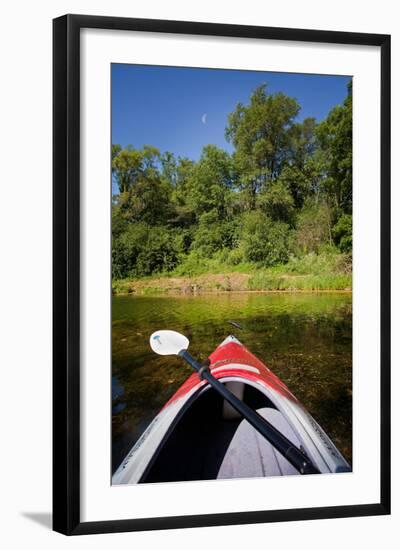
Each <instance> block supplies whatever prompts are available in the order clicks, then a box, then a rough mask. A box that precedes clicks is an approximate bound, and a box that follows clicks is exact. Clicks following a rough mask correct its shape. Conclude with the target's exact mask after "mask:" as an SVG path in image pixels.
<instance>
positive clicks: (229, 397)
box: [179, 350, 320, 474]
mask: <svg viewBox="0 0 400 550" xmlns="http://www.w3.org/2000/svg"><path fill="white" fill-rule="evenodd" d="M179 355H180V356H181V357H182V358H183V359H185V361H186V362H187V363H189V365H190V366H191V367H193V368H194V369H195V370H196V371H197V372H200V373H201V378H202V379H204V380H207V382H208V383H209V384H210V386H212V387H213V388H214V389H215V390H216V391H217V392H218V393H219V394H220V395H222V397H223V398H224V399H225V400H226V401H228V403H229V404H230V405H231V406H232V407H233V408H234V409H235V410H236V411H237V412H238V413H239V414H241V415H242V416H243V418H245V419H246V420H247V421H248V422H249V423H250V424H251V425H252V426H253V428H255V429H256V430H257V431H258V432H259V433H260V434H261V435H263V436H264V437H265V439H267V441H269V442H270V443H271V445H272V446H273V447H274V448H275V449H276V450H277V451H279V452H280V453H281V455H282V456H284V457H285V458H286V459H287V460H288V461H289V462H290V464H292V466H294V467H295V468H296V470H298V471H299V472H300V473H301V474H319V473H320V472H319V470H318V469H317V468H316V467H315V466H314V464H313V463H312V462H311V460H310V459H309V458H308V457H307V456H306V455H305V454H304V453H303V452H302V451H301V450H300V449H298V448H297V447H296V445H294V444H293V443H292V442H291V441H290V440H289V439H288V438H287V437H285V436H284V435H283V434H282V433H281V432H280V431H279V430H277V429H276V428H275V426H273V425H272V424H271V423H270V422H268V420H266V419H265V418H263V417H262V416H261V415H260V414H258V412H256V411H254V410H253V409H252V408H250V407H249V406H248V405H246V403H244V402H243V401H241V400H240V399H238V398H237V397H236V395H234V394H233V393H232V392H230V391H229V390H228V388H227V387H226V386H225V385H224V384H221V382H219V381H218V380H217V379H216V378H214V376H213V375H212V374H211V372H210V371H209V370H208V369H207V368H204V366H203V365H201V364H200V363H199V362H198V361H196V359H194V358H193V357H192V356H191V355H190V353H189V352H188V351H187V350H182V351H180V352H179Z"/></svg>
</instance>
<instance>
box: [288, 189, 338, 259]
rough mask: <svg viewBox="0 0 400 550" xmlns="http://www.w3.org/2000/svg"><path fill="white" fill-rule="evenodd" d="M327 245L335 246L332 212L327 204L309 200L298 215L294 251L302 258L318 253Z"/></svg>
mask: <svg viewBox="0 0 400 550" xmlns="http://www.w3.org/2000/svg"><path fill="white" fill-rule="evenodd" d="M326 244H333V243H332V211H331V209H330V207H329V206H328V204H327V203H318V202H315V201H311V200H309V201H307V202H306V204H305V205H304V207H303V208H302V210H300V212H299V213H298V215H297V223H296V231H295V234H294V239H293V248H294V250H293V251H294V252H295V254H296V255H298V256H302V255H304V254H308V253H309V252H318V251H319V250H320V248H321V246H323V245H326Z"/></svg>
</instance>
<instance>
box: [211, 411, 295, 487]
mask: <svg viewBox="0 0 400 550" xmlns="http://www.w3.org/2000/svg"><path fill="white" fill-rule="evenodd" d="M257 412H258V413H259V414H260V415H261V416H263V417H264V418H265V419H266V420H268V422H270V423H271V424H272V425H273V426H275V428H277V429H278V430H279V431H280V432H281V433H283V435H285V436H286V437H287V438H288V439H289V440H290V441H291V442H292V443H293V444H294V445H296V446H297V447H300V444H301V443H300V441H299V439H298V437H297V436H296V434H295V432H294V431H293V429H292V428H291V426H290V425H289V423H288V422H287V420H286V419H285V417H284V416H283V414H282V413H281V412H279V411H278V410H276V409H272V408H270V407H265V408H261V409H258V410H257ZM297 474H299V472H298V471H297V470H296V468H294V467H293V466H292V465H291V464H290V462H288V461H287V460H286V458H284V457H283V456H282V455H281V454H280V453H279V452H278V451H277V450H276V449H275V448H274V447H273V446H272V445H271V444H270V443H269V442H268V441H267V440H266V439H265V438H264V437H263V436H262V435H261V434H259V433H258V432H257V430H255V429H254V428H253V427H252V426H251V425H250V424H249V423H248V422H247V420H242V421H241V422H240V424H239V425H238V428H237V430H236V432H235V434H234V436H233V438H232V440H231V442H230V444H229V446H228V448H227V449H226V453H225V456H224V458H223V461H222V463H221V466H220V468H219V471H218V475H217V478H218V479H232V478H240V477H242V478H243V477H269V476H286V475H297Z"/></svg>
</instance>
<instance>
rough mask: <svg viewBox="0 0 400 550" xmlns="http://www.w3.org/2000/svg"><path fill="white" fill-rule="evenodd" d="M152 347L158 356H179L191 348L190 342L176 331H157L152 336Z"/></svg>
mask: <svg viewBox="0 0 400 550" xmlns="http://www.w3.org/2000/svg"><path fill="white" fill-rule="evenodd" d="M150 347H151V349H152V350H153V351H154V352H155V353H158V355H178V353H179V352H180V351H182V350H186V349H188V347H189V340H188V339H187V338H186V336H184V335H183V334H180V333H179V332H175V331H174V330H157V332H153V334H152V335H151V336H150Z"/></svg>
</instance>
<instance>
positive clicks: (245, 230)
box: [240, 210, 289, 267]
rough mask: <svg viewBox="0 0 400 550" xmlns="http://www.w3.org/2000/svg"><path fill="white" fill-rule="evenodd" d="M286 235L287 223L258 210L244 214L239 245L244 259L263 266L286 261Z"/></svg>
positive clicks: (287, 234) (287, 235)
mask: <svg viewBox="0 0 400 550" xmlns="http://www.w3.org/2000/svg"><path fill="white" fill-rule="evenodd" d="M288 237H289V227H288V225H287V224H285V223H283V222H274V221H272V220H271V219H270V218H269V217H268V216H266V215H265V214H264V213H263V212H261V211H259V210H258V211H257V210H256V211H253V212H248V213H246V214H245V215H244V218H243V227H242V235H241V242H240V247H241V248H242V250H243V256H244V259H245V260H246V261H248V262H254V263H256V264H258V265H261V266H264V267H269V266H272V265H275V264H278V263H285V262H287V260H288Z"/></svg>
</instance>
